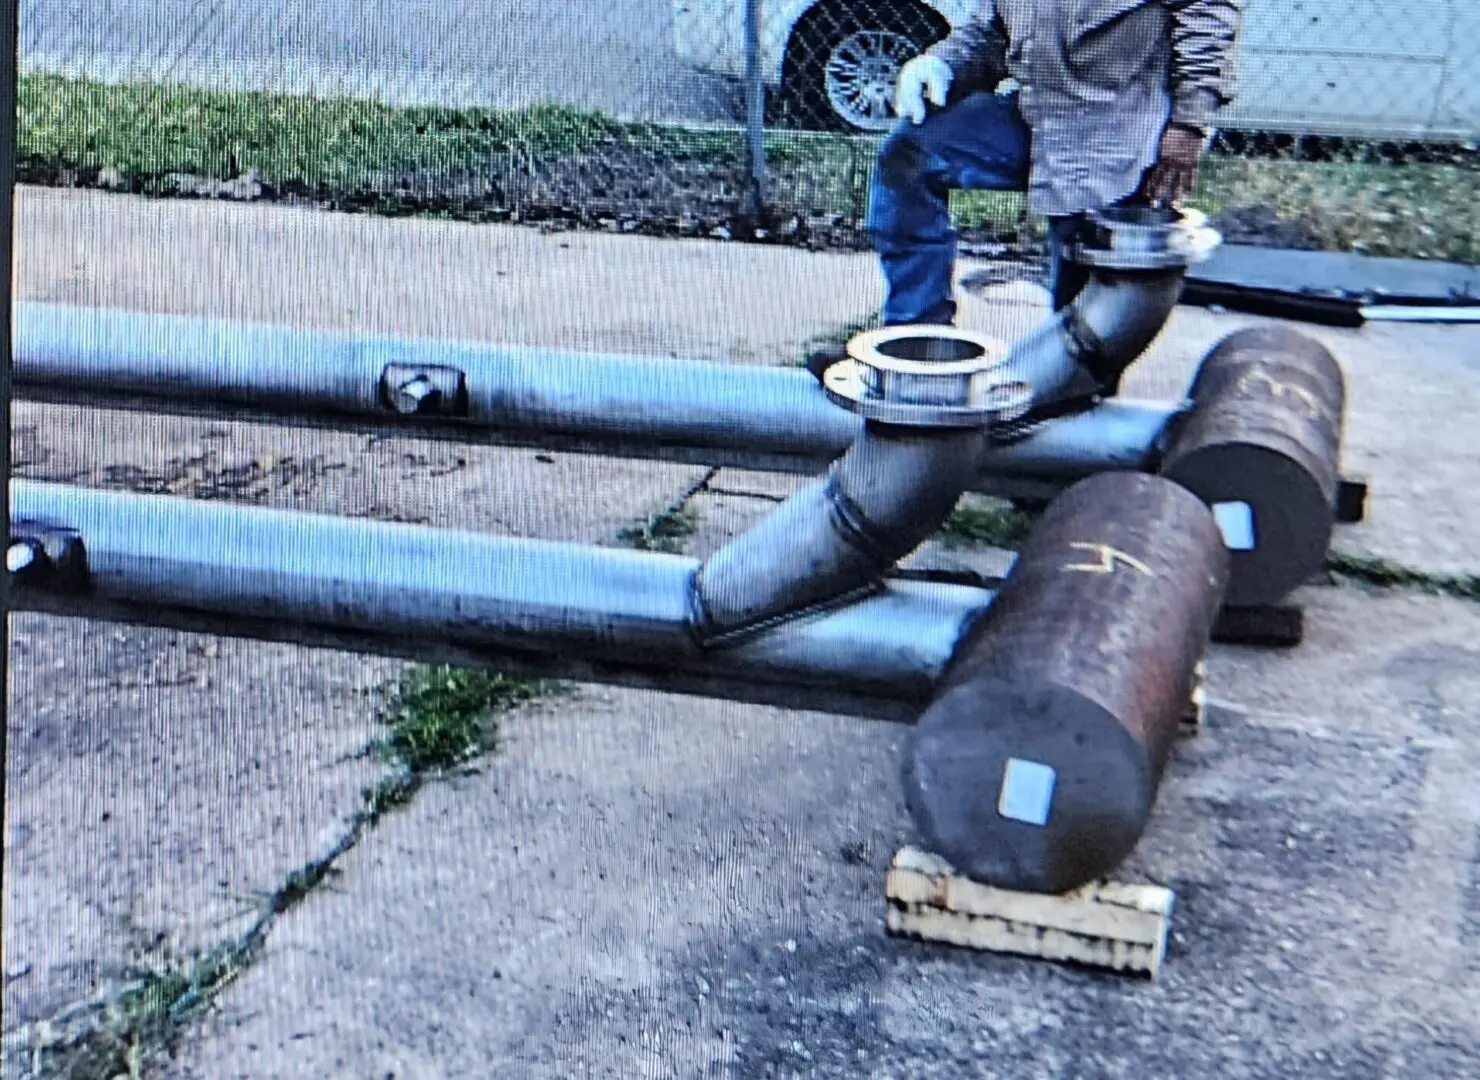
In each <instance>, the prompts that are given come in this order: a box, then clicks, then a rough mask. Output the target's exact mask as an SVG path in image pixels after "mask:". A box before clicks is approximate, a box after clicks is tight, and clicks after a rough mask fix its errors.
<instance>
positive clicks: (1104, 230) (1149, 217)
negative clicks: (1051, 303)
mask: <svg viewBox="0 0 1480 1080" xmlns="http://www.w3.org/2000/svg"><path fill="white" fill-rule="evenodd" d="M1222 242H1223V238H1222V237H1221V236H1220V235H1219V233H1218V231H1217V230H1216V229H1214V228H1212V227H1210V226H1209V225H1208V219H1207V215H1206V214H1204V213H1202V212H1201V211H1200V210H1191V209H1188V210H1165V209H1160V208H1155V207H1149V206H1116V207H1110V208H1108V209H1105V210H1096V211H1093V212H1091V213H1089V214H1086V215H1085V219H1084V231H1083V234H1082V235H1081V237H1080V238H1079V239H1078V240H1077V241H1076V242H1074V243H1073V244H1072V245H1071V246H1070V251H1069V258H1070V259H1071V260H1072V261H1074V262H1076V263H1079V264H1081V265H1083V266H1094V267H1102V268H1104V269H1107V270H1171V269H1175V268H1178V267H1188V266H1191V265H1193V264H1194V263H1199V262H1202V261H1203V260H1204V259H1206V258H1208V256H1210V255H1211V254H1212V253H1213V251H1214V250H1216V249H1217V247H1218V245H1219V244H1221V243H1222Z"/></svg>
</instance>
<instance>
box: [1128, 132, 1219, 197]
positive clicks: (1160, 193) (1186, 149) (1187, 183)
mask: <svg viewBox="0 0 1480 1080" xmlns="http://www.w3.org/2000/svg"><path fill="white" fill-rule="evenodd" d="M1203 141H1204V136H1203V133H1202V132H1201V131H1199V130H1198V129H1197V128H1194V127H1188V126H1186V125H1185V124H1171V125H1170V126H1168V127H1167V129H1166V131H1165V132H1164V133H1163V134H1162V136H1161V151H1160V152H1159V153H1158V155H1157V159H1156V164H1155V165H1154V166H1152V168H1151V170H1150V171H1149V172H1148V173H1147V174H1146V180H1145V182H1144V183H1143V184H1142V185H1141V194H1142V195H1144V196H1145V197H1146V198H1148V199H1150V200H1151V203H1152V205H1153V206H1176V205H1178V204H1179V203H1181V201H1182V200H1183V199H1184V198H1186V197H1187V196H1188V195H1190V194H1192V188H1193V185H1194V184H1196V183H1197V166H1198V162H1199V161H1200V160H1201V158H1202V151H1203Z"/></svg>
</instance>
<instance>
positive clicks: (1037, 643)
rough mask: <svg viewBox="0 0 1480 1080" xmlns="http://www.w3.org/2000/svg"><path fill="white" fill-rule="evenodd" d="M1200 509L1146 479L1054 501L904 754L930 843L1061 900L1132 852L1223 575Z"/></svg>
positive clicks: (1212, 531)
mask: <svg viewBox="0 0 1480 1080" xmlns="http://www.w3.org/2000/svg"><path fill="white" fill-rule="evenodd" d="M1228 567H1229V556H1228V552H1227V551H1226V550H1225V547H1224V544H1223V538H1222V535H1221V533H1220V532H1219V529H1218V526H1217V523H1216V521H1215V519H1214V517H1213V514H1212V512H1211V511H1210V510H1209V509H1208V507H1207V506H1206V505H1205V504H1204V503H1203V502H1202V501H1201V500H1200V499H1198V498H1197V496H1195V495H1193V494H1192V493H1191V492H1189V491H1187V490H1186V489H1185V488H1182V487H1181V486H1179V485H1177V484H1174V483H1172V482H1170V481H1167V480H1164V479H1161V478H1160V477H1155V476H1144V475H1139V474H1134V473H1109V474H1103V475H1100V476H1095V477H1091V478H1090V479H1087V480H1084V481H1082V482H1080V483H1079V484H1077V485H1075V486H1074V487H1072V488H1070V489H1069V490H1068V491H1067V492H1065V493H1064V494H1063V495H1061V496H1060V497H1059V498H1058V499H1057V500H1055V502H1054V503H1053V505H1052V506H1050V507H1049V509H1048V511H1047V512H1046V513H1045V514H1044V516H1043V517H1042V519H1041V520H1040V521H1039V522H1038V523H1037V525H1036V526H1035V527H1034V529H1033V532H1032V534H1031V536H1030V537H1029V538H1028V542H1027V543H1026V544H1025V545H1024V547H1023V551H1022V554H1021V555H1019V556H1018V560H1017V563H1016V564H1015V565H1014V567H1013V570H1012V573H1011V575H1010V576H1009V577H1008V578H1007V580H1006V582H1005V583H1004V584H1003V586H1002V589H1001V591H1000V593H999V594H998V596H997V599H996V600H995V601H994V602H993V604H992V606H991V608H990V610H989V611H988V612H987V614H986V615H985V617H984V618H982V620H981V621H980V622H979V623H977V624H976V626H975V627H973V629H972V631H971V633H970V635H969V636H968V638H967V639H966V640H965V641H963V643H962V645H961V648H960V650H959V651H958V654H957V657H956V659H955V661H954V662H953V663H952V665H951V668H950V670H949V671H948V672H947V674H946V675H945V676H944V677H943V679H942V680H941V687H940V691H939V693H938V695H937V697H936V699H935V701H934V702H933V703H932V704H931V706H930V708H929V709H927V710H926V711H925V712H924V714H923V715H922V716H921V718H920V722H919V725H918V727H917V728H916V729H915V731H914V732H913V733H912V736H911V739H910V742H911V746H910V749H909V750H908V752H907V754H906V759H905V770H904V784H905V796H906V801H907V803H908V804H909V807H910V811H911V813H912V814H913V816H914V818H915V821H916V823H917V824H918V825H919V827H920V830H921V832H922V833H923V834H924V837H925V839H926V841H927V842H928V844H929V847H930V850H932V851H934V852H935V853H937V854H939V855H941V856H943V857H944V858H946V859H947V860H948V861H949V862H950V863H951V864H952V865H953V866H954V867H955V868H956V869H957V870H958V871H960V872H962V873H964V874H966V875H967V876H968V877H972V878H975V879H976V880H978V881H983V882H986V883H988V884H991V885H997V886H999V887H1001V888H1006V889H1022V890H1028V891H1034V892H1050V893H1058V892H1064V891H1067V890H1069V889H1072V888H1075V887H1077V886H1079V885H1083V884H1085V883H1087V882H1089V881H1091V880H1093V879H1094V878H1096V877H1099V876H1101V875H1104V874H1106V873H1108V872H1110V871H1111V870H1113V869H1114V868H1115V866H1116V865H1117V864H1118V863H1119V862H1120V861H1121V860H1122V859H1123V858H1124V857H1125V856H1126V855H1127V854H1129V852H1130V851H1131V850H1132V848H1134V847H1135V844H1136V842H1137V841H1138V840H1139V838H1140V836H1141V833H1142V831H1143V830H1144V829H1145V827H1146V824H1147V821H1148V819H1149V816H1150V813H1151V809H1152V806H1153V804H1154V802H1155V799H1156V791H1157V787H1158V784H1159V782H1160V779H1161V774H1162V770H1163V768H1164V766H1165V764H1166V760H1167V755H1168V753H1169V751H1170V749H1171V744H1172V741H1173V738H1174V737H1175V733H1176V731H1177V728H1178V725H1179V723H1180V721H1181V718H1182V717H1183V716H1184V715H1185V714H1186V711H1187V703H1188V701H1189V699H1190V696H1191V692H1192V681H1193V673H1194V669H1195V668H1196V666H1197V662H1198V660H1199V659H1200V658H1201V657H1202V655H1203V652H1204V650H1205V649H1206V647H1207V644H1208V640H1209V637H1210V634H1211V631H1212V627H1213V624H1214V620H1215V618H1216V616H1217V613H1218V608H1219V605H1220V603H1221V600H1222V595H1223V590H1224V588H1225V587H1226V584H1227V581H1228Z"/></svg>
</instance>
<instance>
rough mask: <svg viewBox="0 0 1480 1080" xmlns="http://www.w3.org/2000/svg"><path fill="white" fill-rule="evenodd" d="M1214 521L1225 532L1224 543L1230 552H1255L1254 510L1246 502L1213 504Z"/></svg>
mask: <svg viewBox="0 0 1480 1080" xmlns="http://www.w3.org/2000/svg"><path fill="white" fill-rule="evenodd" d="M1213 519H1214V520H1215V521H1217V522H1218V528H1219V529H1221V530H1222V532H1223V543H1224V545H1225V546H1226V547H1227V548H1228V549H1229V550H1230V551H1253V550H1254V508H1253V507H1252V506H1250V505H1249V504H1248V503H1246V502H1222V503H1214V504H1213Z"/></svg>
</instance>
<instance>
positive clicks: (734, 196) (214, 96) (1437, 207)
mask: <svg viewBox="0 0 1480 1080" xmlns="http://www.w3.org/2000/svg"><path fill="white" fill-rule="evenodd" d="M18 122H19V132H18V158H17V167H18V175H19V177H20V179H21V180H22V181H23V182H26V183H32V184H49V185H64V186H102V187H106V188H109V189H112V190H119V191H127V192H134V193H138V194H148V195H178V194H202V193H206V194H212V193H214V194H222V192H221V191H218V190H216V189H213V188H211V187H210V186H209V183H217V182H219V183H223V184H225V183H229V182H233V181H238V180H240V179H241V178H243V177H251V178H254V179H253V183H254V184H255V185H256V186H253V185H252V184H249V185H247V187H246V188H245V189H243V191H244V193H240V194H239V197H250V198H266V199H278V200H290V201H291V200H295V199H307V200H311V201H313V202H314V203H316V204H318V205H324V206H328V207H331V208H334V209H350V210H365V211H371V212H377V213H385V214H408V213H415V214H424V215H431V216H438V217H453V218H461V219H469V220H526V219H529V218H542V217H547V216H555V217H563V218H567V219H571V220H576V221H578V222H586V223H593V224H594V223H599V224H601V225H603V226H605V227H608V228H616V229H621V230H624V231H637V230H643V231H648V232H652V231H658V232H665V231H666V232H673V231H677V232H680V233H684V234H691V233H705V232H712V233H714V234H715V235H732V234H733V230H731V229H730V228H729V225H733V224H734V222H735V221H736V220H737V219H738V218H739V217H740V209H741V207H742V206H743V199H744V195H743V193H744V190H745V185H744V184H743V183H740V182H739V181H740V179H741V170H742V169H743V167H744V161H745V147H744V137H743V134H742V133H741V132H739V131H738V130H728V129H723V130H711V129H697V128H690V127H680V126H676V125H671V124H668V125H665V124H653V123H626V122H621V121H618V120H616V119H614V118H612V117H609V116H606V115H604V114H602V113H599V112H594V111H591V110H584V109H576V108H571V107H567V106H562V105H539V106H533V107H530V108H524V109H487V108H484V109H449V108H428V107H421V108H406V107H396V106H390V105H383V104H379V103H375V102H369V101H362V100H346V99H319V98H312V97H306V96H297V95H288V94H276V93H267V92H258V91H251V92H245V91H219V90H201V89H192V88H186V87H178V86H169V85H156V84H123V85H119V84H109V83H102V82H97V81H92V80H86V79H78V78H71V77H64V76H59V75H50V74H38V73H26V74H23V75H22V76H21V77H20V82H19V91H18ZM877 145H878V141H877V139H874V138H864V137H849V136H841V135H821V134H810V133H800V132H792V131H785V130H773V131H771V132H769V133H768V135H767V138H766V149H767V168H768V175H769V177H770V202H771V206H772V210H773V212H774V213H773V216H774V217H776V218H777V223H776V224H774V233H775V235H776V236H777V237H778V238H788V237H789V238H794V239H797V240H803V241H807V242H809V243H813V244H820V245H822V246H830V245H833V244H856V243H857V242H858V240H859V227H860V225H861V221H862V217H863V213H864V209H865V207H866V203H867V194H868V185H869V179H870V176H871V173H872V168H873V159H874V154H875V152H876V149H877ZM1477 175H1480V168H1477V166H1476V164H1475V160H1474V159H1473V158H1471V157H1464V156H1455V157H1453V158H1451V159H1442V158H1441V159H1439V160H1432V161H1420V160H1412V159H1410V160H1400V161H1399V162H1396V163H1393V162H1388V161H1383V160H1381V159H1379V158H1378V157H1377V156H1376V155H1375V154H1371V153H1368V154H1364V153H1360V152H1354V153H1351V154H1348V155H1347V156H1345V157H1344V158H1341V159H1338V160H1329V161H1307V160H1300V159H1298V158H1296V157H1294V156H1287V157H1284V158H1277V157H1239V156H1234V155H1230V154H1214V155H1211V156H1210V157H1209V159H1208V161H1207V163H1206V165H1205V167H1204V169H1203V170H1202V175H1201V177H1200V180H1199V185H1198V190H1197V192H1196V194H1195V196H1194V198H1193V200H1192V202H1193V203H1194V204H1195V205H1197V206H1199V207H1201V208H1203V209H1205V210H1207V211H1209V212H1210V213H1212V214H1213V215H1215V217H1216V216H1217V215H1220V214H1224V213H1229V214H1233V215H1234V217H1236V218H1238V219H1239V220H1249V219H1250V216H1249V213H1248V211H1251V210H1258V211H1259V213H1258V214H1254V215H1253V216H1254V218H1259V219H1260V220H1264V219H1267V221H1265V225H1264V226H1261V227H1263V228H1266V231H1269V230H1273V231H1274V232H1275V233H1281V231H1282V230H1283V232H1282V233H1281V234H1282V235H1295V236H1297V238H1298V240H1299V242H1300V243H1301V245H1302V246H1312V247H1324V248H1329V249H1333V250H1343V251H1358V252H1365V253H1369V254H1373V255H1409V256H1416V257H1423V258H1446V259H1454V260H1458V261H1462V262H1480V220H1477V217H1480V216H1477V215H1476V213H1475V210H1474V199H1473V191H1474V189H1475V186H1476V178H1477ZM203 182H209V183H207V184H205V186H203ZM952 206H953V211H954V213H955V215H956V218H957V221H958V223H959V224H960V225H961V226H962V227H963V229H966V230H968V231H969V232H971V233H973V234H974V235H982V234H990V235H992V236H996V237H999V238H1003V239H1008V240H1018V241H1022V240H1032V239H1035V238H1037V237H1038V236H1039V235H1040V229H1039V226H1038V224H1037V223H1034V222H1031V221H1029V220H1028V219H1027V218H1026V215H1025V205H1024V199H1023V196H1022V195H1021V194H1019V193H1003V192H958V193H956V195H955V196H954V197H953V203H952ZM1261 215H1262V216H1261ZM782 219H790V222H789V224H788V223H787V222H786V221H783V220H782ZM1256 231H1257V230H1256ZM768 235H771V233H768Z"/></svg>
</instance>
